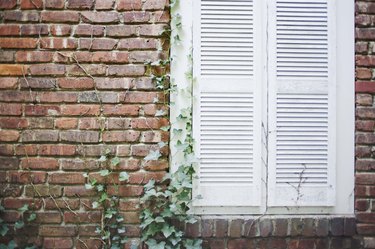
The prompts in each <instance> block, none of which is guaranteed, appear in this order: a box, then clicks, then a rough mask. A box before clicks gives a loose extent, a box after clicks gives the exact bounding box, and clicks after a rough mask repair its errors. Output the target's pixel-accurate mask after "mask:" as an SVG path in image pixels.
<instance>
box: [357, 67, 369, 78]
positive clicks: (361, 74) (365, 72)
mask: <svg viewBox="0 0 375 249" xmlns="http://www.w3.org/2000/svg"><path fill="white" fill-rule="evenodd" d="M356 77H357V79H360V80H369V79H371V78H372V71H371V70H370V69H368V68H357V69H356Z"/></svg>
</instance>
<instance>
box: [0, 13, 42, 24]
mask: <svg viewBox="0 0 375 249" xmlns="http://www.w3.org/2000/svg"><path fill="white" fill-rule="evenodd" d="M4 21H17V22H28V23H29V22H38V21H39V13H38V12H35V11H32V12H29V11H27V12H26V11H7V12H5V13H4Z"/></svg>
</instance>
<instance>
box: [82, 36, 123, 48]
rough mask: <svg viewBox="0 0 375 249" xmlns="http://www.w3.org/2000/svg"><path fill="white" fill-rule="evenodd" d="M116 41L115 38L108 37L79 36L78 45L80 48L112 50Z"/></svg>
mask: <svg viewBox="0 0 375 249" xmlns="http://www.w3.org/2000/svg"><path fill="white" fill-rule="evenodd" d="M117 43H118V41H117V40H114V39H109V38H101V39H97V38H94V39H91V38H81V39H80V40H79V47H80V49H89V50H113V49H114V48H115V47H116V45H117Z"/></svg>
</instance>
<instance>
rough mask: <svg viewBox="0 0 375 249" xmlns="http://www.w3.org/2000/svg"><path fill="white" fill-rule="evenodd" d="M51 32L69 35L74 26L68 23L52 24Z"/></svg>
mask: <svg viewBox="0 0 375 249" xmlns="http://www.w3.org/2000/svg"><path fill="white" fill-rule="evenodd" d="M50 29H51V34H52V35H54V36H69V35H70V32H71V31H72V27H71V26H70V25H67V24H55V25H51V26H50Z"/></svg>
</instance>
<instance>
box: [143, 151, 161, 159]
mask: <svg viewBox="0 0 375 249" xmlns="http://www.w3.org/2000/svg"><path fill="white" fill-rule="evenodd" d="M160 157H161V154H160V151H159V150H155V151H154V150H151V151H150V152H149V153H148V155H147V156H146V157H145V158H144V160H146V161H150V160H158V159H159V158H160Z"/></svg>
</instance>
